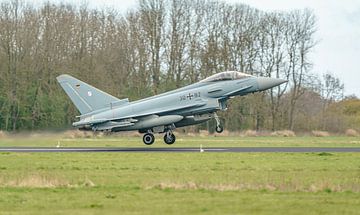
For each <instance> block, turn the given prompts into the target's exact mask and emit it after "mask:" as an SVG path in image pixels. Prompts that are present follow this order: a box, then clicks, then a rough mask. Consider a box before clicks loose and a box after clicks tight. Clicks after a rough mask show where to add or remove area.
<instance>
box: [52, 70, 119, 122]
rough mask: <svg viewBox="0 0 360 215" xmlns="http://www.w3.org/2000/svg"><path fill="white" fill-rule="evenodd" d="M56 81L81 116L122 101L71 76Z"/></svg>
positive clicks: (63, 76) (61, 77)
mask: <svg viewBox="0 0 360 215" xmlns="http://www.w3.org/2000/svg"><path fill="white" fill-rule="evenodd" d="M56 79H57V81H58V82H59V83H60V85H61V87H62V88H63V89H64V91H65V92H66V94H67V95H68V96H69V97H70V99H71V101H72V102H73V103H74V105H75V106H76V108H77V109H78V110H79V111H80V113H81V115H83V114H87V113H90V112H93V111H95V110H99V109H102V108H106V107H109V106H110V105H111V103H115V102H119V101H121V100H120V99H118V98H116V97H114V96H112V95H110V94H107V93H105V92H103V91H101V90H99V89H97V88H95V87H93V86H91V85H89V84H87V83H85V82H82V81H80V80H78V79H76V78H74V77H72V76H70V75H60V76H58V77H57V78H56Z"/></svg>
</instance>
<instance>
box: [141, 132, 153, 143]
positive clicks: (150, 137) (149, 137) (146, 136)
mask: <svg viewBox="0 0 360 215" xmlns="http://www.w3.org/2000/svg"><path fill="white" fill-rule="evenodd" d="M154 141H155V137H154V135H153V134H151V133H147V134H144V137H143V142H144V143H145V144H146V145H151V144H153V143H154Z"/></svg>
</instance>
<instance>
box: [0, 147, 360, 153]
mask: <svg viewBox="0 0 360 215" xmlns="http://www.w3.org/2000/svg"><path fill="white" fill-rule="evenodd" d="M0 152H302V153H307V152H309V153H311V152H360V147H209V148H199V147H198V148H196V147H183V148H181V147H173V148H171V147H169V148H158V147H134V148H124V147H63V148H62V147H0Z"/></svg>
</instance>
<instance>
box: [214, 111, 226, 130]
mask: <svg viewBox="0 0 360 215" xmlns="http://www.w3.org/2000/svg"><path fill="white" fill-rule="evenodd" d="M214 118H215V120H216V128H215V131H216V132H217V133H221V132H223V131H224V128H223V126H222V125H221V123H220V119H219V116H218V115H217V114H216V113H214Z"/></svg>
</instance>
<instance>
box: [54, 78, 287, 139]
mask: <svg viewBox="0 0 360 215" xmlns="http://www.w3.org/2000/svg"><path fill="white" fill-rule="evenodd" d="M57 80H58V82H59V83H60V85H61V87H62V88H63V89H64V90H65V92H66V94H67V95H68V96H69V97H70V99H71V101H72V102H73V103H74V105H75V106H76V108H77V109H78V110H79V111H80V114H81V115H80V116H79V118H80V120H79V121H78V122H74V123H73V126H74V127H76V128H78V129H81V130H92V131H104V132H119V131H132V130H138V131H139V132H140V133H144V136H143V141H144V143H145V144H146V145H151V144H153V143H154V141H155V137H154V135H153V134H154V133H164V142H165V143H166V144H173V143H174V142H175V135H174V134H173V130H174V129H175V128H179V127H184V126H189V125H195V124H199V123H202V122H206V121H208V120H210V119H215V120H216V128H215V131H216V132H218V133H221V132H222V131H223V130H224V129H223V126H222V125H221V123H220V120H219V117H218V116H217V114H216V112H217V111H220V110H226V109H227V105H226V103H227V100H229V99H231V98H233V97H234V96H243V95H246V94H249V93H254V92H258V91H263V90H266V89H270V88H272V87H275V86H278V85H280V84H282V83H284V82H286V81H285V80H282V79H276V78H268V77H255V76H251V75H248V74H245V73H241V72H236V71H227V72H221V73H217V74H215V75H212V76H210V77H208V78H206V79H204V80H202V81H199V82H197V83H194V84H191V85H188V86H185V87H182V88H179V89H176V90H172V91H169V92H166V93H162V94H159V95H155V96H152V97H149V98H145V99H141V100H138V101H133V102H130V101H129V99H127V98H126V99H118V98H116V97H114V96H112V95H109V94H107V93H105V92H103V91H101V90H99V89H97V88H95V87H93V86H90V85H89V84H87V83H85V82H82V81H80V80H78V79H76V78H74V77H71V76H70V75H60V76H58V77H57Z"/></svg>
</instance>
